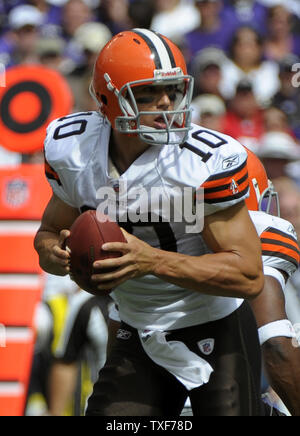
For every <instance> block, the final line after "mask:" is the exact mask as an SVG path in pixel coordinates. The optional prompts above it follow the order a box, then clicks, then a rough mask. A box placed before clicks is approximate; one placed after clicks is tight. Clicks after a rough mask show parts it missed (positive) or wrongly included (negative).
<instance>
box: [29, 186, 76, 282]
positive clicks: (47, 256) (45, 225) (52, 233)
mask: <svg viewBox="0 0 300 436" xmlns="http://www.w3.org/2000/svg"><path fill="white" fill-rule="evenodd" d="M78 216H79V211H78V210H77V209H74V208H72V207H70V206H69V205H67V204H66V203H64V202H63V201H62V200H60V199H59V198H58V197H57V196H56V195H55V194H53V195H52V197H51V199H50V201H49V203H48V205H47V207H46V209H45V212H44V215H43V218H42V222H41V226H40V228H39V230H38V232H37V234H36V236H35V240H34V247H35V249H36V251H37V252H38V255H39V260H40V266H41V268H42V269H43V270H44V271H46V272H48V273H50V274H55V275H59V276H64V275H66V274H68V273H69V267H68V263H69V253H68V252H67V251H66V250H63V244H64V241H65V239H66V238H67V237H68V236H69V231H68V229H69V228H70V227H71V225H72V224H73V222H74V221H75V219H76V218H77V217H78Z"/></svg>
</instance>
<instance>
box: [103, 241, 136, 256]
mask: <svg viewBox="0 0 300 436" xmlns="http://www.w3.org/2000/svg"><path fill="white" fill-rule="evenodd" d="M101 248H102V250H104V251H118V252H120V253H123V254H125V253H128V252H129V251H130V247H129V246H128V244H127V243H126V242H106V243H105V244H103V245H102V247H101Z"/></svg>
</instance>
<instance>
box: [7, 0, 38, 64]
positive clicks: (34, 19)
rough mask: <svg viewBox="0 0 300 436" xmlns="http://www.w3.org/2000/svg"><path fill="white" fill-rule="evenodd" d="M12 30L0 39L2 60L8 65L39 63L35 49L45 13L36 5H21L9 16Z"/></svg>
mask: <svg viewBox="0 0 300 436" xmlns="http://www.w3.org/2000/svg"><path fill="white" fill-rule="evenodd" d="M8 23H9V27H10V31H8V32H6V33H5V34H4V36H3V37H2V38H1V40H0V61H1V62H2V63H4V64H5V65H6V66H12V65H19V64H25V63H37V62H38V57H37V54H36V51H35V47H36V43H37V41H38V39H39V36H40V28H41V26H42V24H43V14H42V13H41V12H40V11H39V10H38V9H37V8H35V7H34V6H31V5H20V6H17V7H15V8H13V9H12V10H11V11H10V13H9V16H8Z"/></svg>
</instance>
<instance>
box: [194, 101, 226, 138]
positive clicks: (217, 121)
mask: <svg viewBox="0 0 300 436" xmlns="http://www.w3.org/2000/svg"><path fill="white" fill-rule="evenodd" d="M191 106H192V109H193V115H192V117H193V119H192V121H193V122H194V123H195V124H200V125H201V126H202V127H204V128H206V129H211V130H216V131H218V132H222V131H223V117H224V115H225V113H226V106H225V103H224V102H223V100H222V99H221V98H220V97H217V96H216V95H213V94H203V95H199V96H198V97H196V98H195V99H194V100H193V101H192V104H191Z"/></svg>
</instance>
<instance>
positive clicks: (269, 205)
mask: <svg viewBox="0 0 300 436" xmlns="http://www.w3.org/2000/svg"><path fill="white" fill-rule="evenodd" d="M245 149H246V151H247V154H248V160H247V168H248V177H249V186H250V195H249V197H248V198H247V199H246V205H247V207H248V209H249V210H259V211H262V212H266V213H271V214H272V215H275V214H276V215H277V216H280V210H279V200H278V194H277V192H276V191H275V190H274V187H273V183H272V182H271V180H269V179H268V176H267V173H266V170H265V167H264V166H263V164H262V162H261V161H260V159H259V158H258V157H257V156H256V154H255V153H253V152H252V151H250V150H249V149H248V148H246V147H245Z"/></svg>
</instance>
